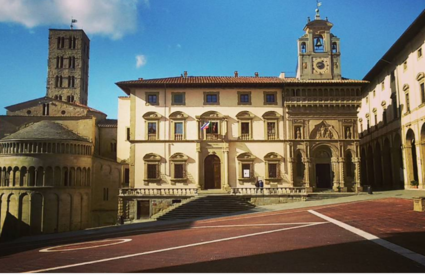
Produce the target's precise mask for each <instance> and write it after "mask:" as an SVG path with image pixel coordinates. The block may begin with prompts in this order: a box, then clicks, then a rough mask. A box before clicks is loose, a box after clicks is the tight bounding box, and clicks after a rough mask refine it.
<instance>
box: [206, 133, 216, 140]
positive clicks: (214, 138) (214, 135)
mask: <svg viewBox="0 0 425 275" xmlns="http://www.w3.org/2000/svg"><path fill="white" fill-rule="evenodd" d="M218 139H219V134H207V140H218Z"/></svg>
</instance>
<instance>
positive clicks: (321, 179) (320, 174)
mask: <svg viewBox="0 0 425 275" xmlns="http://www.w3.org/2000/svg"><path fill="white" fill-rule="evenodd" d="M316 186H317V188H332V180H331V165H330V164H329V163H322V164H316Z"/></svg>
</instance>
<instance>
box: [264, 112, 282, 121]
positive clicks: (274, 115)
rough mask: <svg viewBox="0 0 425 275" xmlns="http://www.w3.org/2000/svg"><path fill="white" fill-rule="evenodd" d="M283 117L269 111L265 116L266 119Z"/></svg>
mask: <svg viewBox="0 0 425 275" xmlns="http://www.w3.org/2000/svg"><path fill="white" fill-rule="evenodd" d="M280 117H281V115H280V114H279V113H277V112H275V111H269V112H266V113H264V114H263V118H264V119H279V118H280Z"/></svg>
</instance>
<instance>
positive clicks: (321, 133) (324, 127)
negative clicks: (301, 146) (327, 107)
mask: <svg viewBox="0 0 425 275" xmlns="http://www.w3.org/2000/svg"><path fill="white" fill-rule="evenodd" d="M338 138H339V134H338V132H337V131H336V130H335V128H334V127H333V126H332V125H330V124H328V123H327V122H326V121H322V122H321V123H319V124H317V125H316V126H315V127H314V129H313V130H312V131H311V134H310V139H338Z"/></svg>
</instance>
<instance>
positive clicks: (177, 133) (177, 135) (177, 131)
mask: <svg viewBox="0 0 425 275" xmlns="http://www.w3.org/2000/svg"><path fill="white" fill-rule="evenodd" d="M174 140H183V122H174Z"/></svg>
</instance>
